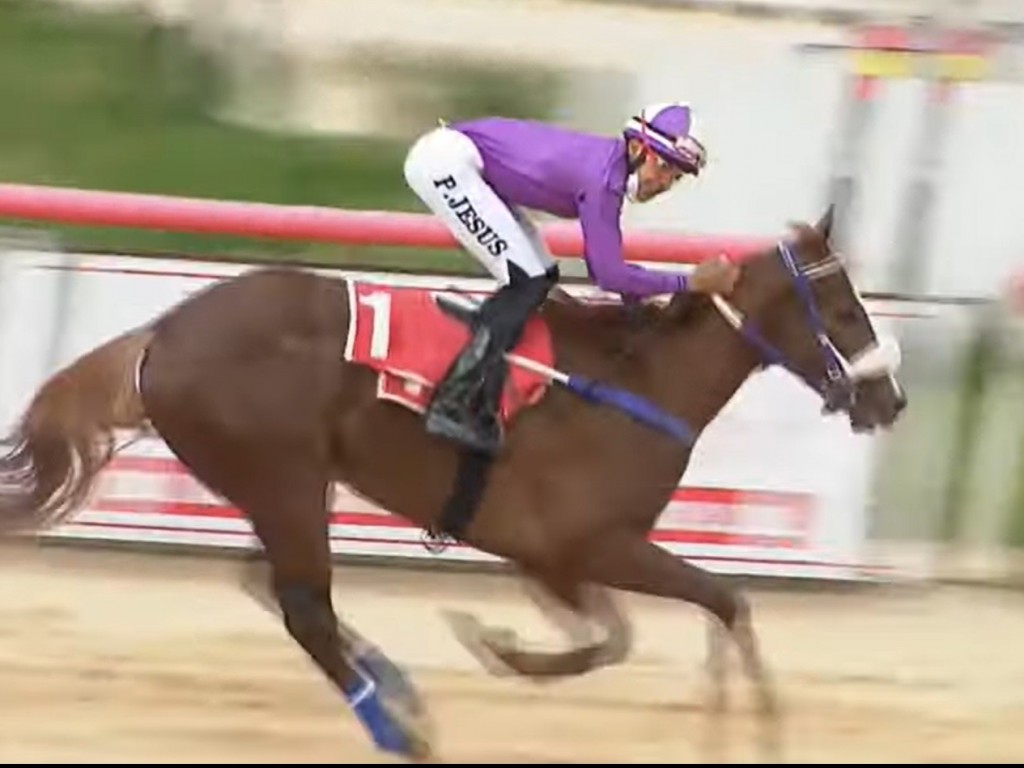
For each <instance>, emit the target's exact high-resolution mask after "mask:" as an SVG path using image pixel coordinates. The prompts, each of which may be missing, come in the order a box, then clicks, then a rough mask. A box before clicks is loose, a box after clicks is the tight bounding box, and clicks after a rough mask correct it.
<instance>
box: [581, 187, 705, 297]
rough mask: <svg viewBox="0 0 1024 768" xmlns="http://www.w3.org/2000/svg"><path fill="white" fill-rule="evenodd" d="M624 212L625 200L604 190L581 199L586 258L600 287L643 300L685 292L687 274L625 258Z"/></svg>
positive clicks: (588, 267)
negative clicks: (623, 238)
mask: <svg viewBox="0 0 1024 768" xmlns="http://www.w3.org/2000/svg"><path fill="white" fill-rule="evenodd" d="M621 211H622V201H621V199H620V198H618V197H616V195H614V194H613V193H611V192H610V191H607V190H604V189H594V190H588V191H587V192H585V193H583V195H582V196H581V198H580V204H579V219H580V228H581V229H582V230H583V249H584V260H585V261H586V263H587V270H588V271H589V273H590V277H591V279H592V280H593V281H594V283H595V284H596V285H597V287H598V288H600V289H601V290H603V291H609V292H613V293H620V294H628V295H630V296H634V297H636V298H641V299H642V298H646V297H648V296H654V295H657V294H666V293H676V292H678V291H685V290H686V289H687V281H686V276H685V275H680V274H671V273H668V272H658V271H655V270H650V269H644V268H643V267H641V266H639V265H637V264H630V263H629V262H627V261H626V260H625V257H624V256H623V253H622V229H621V226H620V223H619V217H620V215H621Z"/></svg>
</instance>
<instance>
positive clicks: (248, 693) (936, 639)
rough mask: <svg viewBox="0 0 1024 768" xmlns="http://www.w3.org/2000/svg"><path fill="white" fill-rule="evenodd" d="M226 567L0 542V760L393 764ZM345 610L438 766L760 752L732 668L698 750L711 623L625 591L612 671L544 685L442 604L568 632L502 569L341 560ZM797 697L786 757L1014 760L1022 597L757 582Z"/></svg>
mask: <svg viewBox="0 0 1024 768" xmlns="http://www.w3.org/2000/svg"><path fill="white" fill-rule="evenodd" d="M239 567H240V566H239V564H238V563H237V562H234V561H232V560H213V559H209V558H185V557H178V556H169V555H137V554H128V553H121V552H109V551H108V552H101V551H96V550H89V551H79V550H69V549H65V548H47V549H44V550H27V551H20V550H19V551H14V552H11V551H6V550H0V691H2V695H0V761H3V762H8V763H10V762H29V763H47V762H61V761H64V762H67V761H73V762H85V763H110V762H136V761H138V762H143V763H154V762H165V763H181V762H213V763H222V762H254V763H276V762H284V763H289V762H342V763H362V762H393V761H392V760H390V759H389V758H387V757H385V756H382V755H379V754H377V753H375V752H374V751H373V750H372V749H371V748H370V747H369V744H368V741H367V739H366V738H365V737H364V735H363V733H362V731H361V729H360V727H359V725H358V723H357V722H356V721H355V719H354V718H353V717H352V716H351V715H350V714H349V712H348V710H347V709H346V707H345V705H344V703H343V702H342V701H341V700H340V699H339V697H338V696H337V695H336V694H335V693H334V692H333V691H332V689H331V688H330V687H329V685H328V684H327V683H326V682H325V681H324V679H322V678H321V677H320V674H319V672H318V671H317V670H316V669H315V668H314V667H313V666H312V665H311V664H310V663H309V662H307V660H306V658H305V656H303V654H302V652H301V651H300V650H299V649H298V647H297V646H295V645H294V644H292V643H291V641H290V640H289V639H288V638H287V636H286V635H285V633H284V629H283V627H281V626H280V624H279V623H278V622H277V620H276V619H275V618H274V617H273V616H271V615H270V614H268V613H266V612H265V611H264V610H263V609H262V608H260V607H259V606H258V605H257V604H256V603H255V602H254V601H252V600H251V599H250V598H249V597H248V596H247V595H246V594H244V593H243V592H242V591H241V590H240V588H239ZM335 594H336V599H337V604H338V606H339V610H341V611H343V613H344V616H345V618H346V619H347V620H349V621H351V622H352V623H353V624H354V626H356V627H357V628H358V629H359V630H360V631H361V632H363V633H364V634H366V635H367V636H369V637H370V638H372V639H374V640H375V641H377V642H378V643H379V644H380V645H381V646H382V647H383V648H384V649H385V650H386V651H387V652H388V654H389V655H390V656H391V658H392V659H393V660H395V661H397V662H399V663H400V664H402V665H404V666H405V667H406V669H407V670H409V671H410V672H411V673H412V675H413V677H414V679H415V681H416V683H417V684H418V685H419V686H420V689H421V692H422V693H423V694H424V695H425V697H426V698H427V700H428V702H429V705H430V706H431V708H432V712H433V714H434V718H435V720H436V724H437V729H438V738H437V743H436V747H437V750H438V755H437V758H438V760H440V761H450V762H464V761H472V762H476V761H480V762H484V763H495V762H548V761H553V762H588V761H596V762H647V761H651V762H703V761H708V760H710V761H715V760H723V761H727V762H749V761H752V760H756V759H758V757H757V753H756V751H755V746H754V745H755V741H754V739H753V735H754V733H755V730H754V719H753V714H752V709H751V699H750V697H749V695H748V694H749V688H748V687H747V685H746V684H745V681H742V680H741V679H740V678H739V677H738V670H736V673H737V674H734V675H733V676H732V677H731V680H732V689H731V691H732V696H731V709H730V712H729V713H728V716H727V718H726V719H725V721H724V722H723V724H722V727H723V728H724V729H725V731H724V734H725V736H724V738H723V739H722V741H721V742H720V743H721V744H723V745H724V746H723V748H722V749H723V751H721V752H718V753H711V752H709V751H708V749H709V744H710V742H709V741H708V739H707V738H706V736H707V734H708V733H709V730H708V722H709V721H708V719H707V716H706V715H705V712H704V710H703V708H702V707H703V702H704V698H703V696H704V690H705V689H704V677H703V673H702V666H701V665H702V661H703V654H704V650H705V647H704V642H705V632H704V622H703V619H702V617H701V616H700V615H699V614H698V612H697V611H696V610H695V609H693V608H691V607H688V606H678V605H673V604H670V603H665V602H658V601H654V600H651V599H648V598H634V597H626V598H624V599H625V602H626V604H627V606H628V608H629V610H630V613H631V615H632V617H633V619H634V623H635V629H636V646H635V651H634V653H633V654H632V656H631V657H630V658H629V659H628V660H627V662H626V663H625V664H623V665H620V666H618V667H615V668H611V669H606V670H603V671H600V672H597V673H594V674H591V675H590V676H587V677H584V678H580V679H576V680H573V681H569V682H562V683H557V684H549V685H541V686H538V685H534V684H532V683H528V682H523V681H518V680H509V679H504V678H496V677H492V676H490V675H488V674H487V673H486V672H484V671H483V670H482V669H481V668H480V667H479V666H477V664H476V662H475V661H473V660H472V659H471V657H470V656H469V655H468V654H467V653H466V652H465V651H464V650H463V649H462V648H461V646H459V645H458V644H457V642H456V641H455V639H454V637H453V636H452V634H451V632H450V631H449V628H448V626H447V624H445V623H444V620H443V618H442V617H441V614H440V610H441V609H445V608H457V609H466V610H470V611H472V612H474V613H476V614H478V615H479V616H480V618H481V619H483V620H484V621H487V622H490V623H493V624H504V625H508V626H513V627H515V628H517V629H519V630H520V631H521V632H522V633H523V634H524V635H525V638H526V639H528V640H529V641H531V643H532V642H536V643H538V644H539V643H546V644H551V643H553V642H555V641H556V640H558V639H559V636H558V635H557V634H556V633H555V631H554V630H553V629H552V628H551V627H549V626H548V624H547V622H546V620H545V619H544V618H543V616H542V614H540V613H539V612H538V611H537V609H536V608H535V607H534V606H533V604H532V603H530V602H529V601H528V599H527V598H526V597H525V595H524V593H523V591H522V589H521V587H520V585H519V584H518V583H517V582H515V581H512V580H510V579H508V578H507V577H504V576H501V575H487V576H480V575H475V574H474V575H467V574H457V573H434V572H423V571H416V572H411V571H404V572H403V571H396V570H394V569H383V568H376V567H374V568H370V567H365V566H358V567H356V566H348V567H344V568H340V569H339V570H338V572H337V577H336V586H335ZM752 599H753V602H754V606H755V610H756V612H757V613H756V618H757V622H758V626H759V627H760V629H761V633H762V643H763V645H764V650H765V652H766V654H767V658H768V660H769V662H770V663H771V664H772V667H773V670H774V672H775V674H776V677H777V680H778V682H779V684H780V695H781V696H782V700H783V703H784V706H785V708H786V713H787V718H786V724H785V737H784V738H785V745H784V746H785V755H784V757H785V759H786V760H788V761H790V762H809V761H821V762H826V763H828V762H886V761H890V760H891V761H894V762H925V761H927V762H933V761H934V762H974V761H977V762H989V761H994V762H1013V761H1019V760H1021V759H1024V648H1022V642H1024V596H1021V595H1015V594H1011V593H1008V592H1002V593H1000V592H983V591H979V590H966V589H960V590H957V589H943V590H927V591H920V590H906V589H901V590H893V589H889V590H884V591H882V590H877V589H873V590H853V591H842V592H832V593H807V592H799V593H797V592H793V591H788V592H783V591H768V590H758V591H755V592H753V593H752Z"/></svg>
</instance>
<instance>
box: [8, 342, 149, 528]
mask: <svg viewBox="0 0 1024 768" xmlns="http://www.w3.org/2000/svg"><path fill="white" fill-rule="evenodd" d="M152 336H153V334H152V331H151V330H150V329H148V328H143V329H139V330H135V331H132V332H129V333H126V334H124V335H122V336H119V337H117V338H115V339H113V340H111V341H109V342H107V343H106V344H104V345H102V346H100V347H97V348H96V349H94V350H92V351H91V352H88V353H86V354H85V355H83V356H82V357H80V358H78V359H77V360H76V361H74V362H73V363H72V364H71V365H69V366H68V367H66V368H64V369H63V370H61V371H58V372H57V373H56V374H54V375H53V376H52V377H50V379H48V380H47V381H46V382H45V383H44V384H43V386H42V387H41V388H40V389H39V391H38V392H36V394H35V397H34V398H33V399H32V402H31V403H30V405H29V407H28V409H27V410H26V411H25V413H24V414H23V415H22V417H21V420H20V422H19V423H18V425H17V427H16V428H15V429H14V431H13V432H12V433H11V434H10V435H8V436H7V437H5V438H4V439H3V440H2V441H0V447H2V455H0V532H2V533H27V532H33V531H36V530H38V529H40V528H43V527H46V526H49V525H53V524H56V523H58V522H60V520H61V519H62V518H64V517H66V516H67V515H68V514H70V513H71V512H73V511H75V509H76V508H77V507H79V506H80V505H81V504H82V503H83V502H84V501H85V499H86V497H87V496H88V494H89V492H90V490H91V489H92V485H93V481H94V480H95V478H96V475H97V474H98V473H99V471H100V470H101V469H102V468H103V466H104V465H105V464H106V462H107V461H108V460H109V459H110V457H111V455H112V454H113V452H114V448H115V437H116V436H115V430H119V429H134V428H137V427H140V426H142V425H143V424H144V422H145V418H146V416H145V411H144V409H143V406H142V400H141V398H140V397H139V394H138V391H137V388H136V384H135V372H136V365H137V364H138V361H139V360H140V359H141V356H142V354H143V352H144V351H145V349H146V347H147V346H148V344H149V342H150V340H151V339H152Z"/></svg>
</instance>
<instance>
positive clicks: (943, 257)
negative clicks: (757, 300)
mask: <svg viewBox="0 0 1024 768" xmlns="http://www.w3.org/2000/svg"><path fill="white" fill-rule="evenodd" d="M929 52H930V53H929ZM1022 52H1024V2H1020V0H1004V1H1002V2H999V1H997V0H992V1H991V2H983V1H982V0H975V1H973V2H966V1H961V0H757V1H756V2H755V0H749V1H748V0H677V1H673V0H651V2H624V1H623V2H615V1H614V0H603V1H602V0H589V1H588V0H572V1H570V0H67V1H65V2H46V1H44V0H0V104H2V105H3V107H2V117H0V181H3V182H22V183H32V184H43V185H56V186H72V187H82V188H90V189H100V190H115V191H130V192H147V193H159V194H168V195H185V196H194V197H203V198H218V199H227V200H240V201H258V202H268V203H282V204H296V205H325V206H335V207H338V208H346V209H376V210H396V211H418V212H422V211H423V209H422V207H421V206H420V204H419V201H418V200H416V199H415V198H414V196H413V194H412V193H411V192H410V190H408V189H407V188H406V186H405V184H404V181H403V177H402V173H401V163H402V160H403V158H404V154H405V151H406V148H407V147H408V146H409V143H410V142H411V140H412V139H413V138H415V137H416V136H417V135H418V134H420V133H422V132H423V131H425V130H429V129H430V128H431V127H433V126H434V125H436V123H437V121H438V119H447V120H455V119H464V118H467V117H471V116H475V115H484V114H504V115H511V116H523V117H532V118H537V119H542V120H550V121H555V122H559V123H562V124H565V125H569V126H574V127H578V128H581V129H587V130H593V131H597V132H604V133H609V134H614V133H616V132H617V131H618V130H619V128H620V126H621V124H622V123H623V122H624V120H625V119H626V118H627V117H629V116H630V115H631V114H632V113H633V110H635V109H637V108H639V107H640V106H642V105H644V104H647V103H651V102H659V101H664V100H688V101H690V102H692V103H693V104H694V105H695V107H696V109H697V111H698V114H699V116H700V120H701V121H702V123H703V128H702V130H703V133H704V136H705V140H706V142H707V143H708V146H709V151H710V164H709V167H708V170H707V172H706V173H705V174H704V176H703V177H702V178H701V179H700V180H699V181H697V182H687V183H686V184H684V185H683V187H682V188H681V189H679V190H677V191H676V192H675V193H674V194H671V195H668V196H666V197H665V198H664V199H663V200H659V201H657V202H655V203H652V204H650V205H647V206H637V207H629V208H627V211H626V222H625V223H626V226H627V227H632V228H638V229H641V228H642V229H648V230H670V231H678V232H681V233H696V234H713V235H719V236H722V235H730V236H732V235H735V236H748V235H753V236H765V237H775V236H778V235H779V234H781V233H783V232H784V231H785V227H786V224H787V223H788V222H789V221H792V220H797V219H803V220H814V219H816V218H817V217H818V216H819V215H820V214H821V213H822V212H823V211H824V208H825V206H826V205H827V204H828V203H829V202H835V203H837V204H838V205H839V211H840V215H841V219H840V221H841V230H840V234H841V238H842V243H843V250H844V252H845V253H846V254H847V257H848V258H849V259H850V260H851V262H852V264H853V265H854V274H855V277H856V279H857V281H858V283H859V285H860V287H861V290H862V292H864V293H865V295H866V296H867V297H868V298H869V299H873V300H877V301H880V302H886V301H888V302H890V304H887V305H885V306H887V307H889V310H890V311H891V312H892V314H893V315H894V316H898V317H900V318H902V320H901V321H900V322H899V325H898V327H899V334H900V337H901V338H900V340H901V343H902V344H903V349H904V371H903V377H904V382H905V384H906V387H907V389H908V390H909V392H910V394H911V402H912V406H913V407H912V408H911V409H910V410H909V411H908V415H907V417H906V418H905V420H904V421H903V423H902V424H901V425H900V428H899V429H898V430H895V431H894V432H893V433H892V434H891V435H887V436H884V437H881V438H879V446H878V450H876V451H875V453H874V454H873V458H872V462H873V469H872V481H871V494H870V497H869V500H868V509H867V511H866V519H867V524H868V527H869V530H868V538H869V539H870V541H871V542H872V544H873V545H876V546H878V547H881V548H884V547H886V546H888V545H894V546H897V545H898V546H899V547H900V548H901V549H900V551H901V552H904V553H907V552H915V553H916V554H914V555H913V557H921V558H924V561H925V562H927V564H928V568H929V569H930V570H929V572H931V573H939V572H941V573H943V574H945V575H947V576H949V577H950V578H972V579H977V578H982V579H986V580H997V581H1000V582H1007V581H1009V582H1015V583H1020V582H1022V581H1024V565H1022V563H1024V559H1022V558H1021V556H1020V552H1021V551H1024V550H1022V548H1024V332H1022V321H1021V315H1020V312H1021V306H1022V303H1024V296H1022V294H1024V287H1022V286H1024V283H1022V282H1021V281H1022V279H1024V278H1022V277H1021V270H1022V268H1024V216H1022V215H1021V211H1020V201H1021V200H1022V199H1024V152H1022V151H1020V149H1019V143H1020V137H1021V135H1022V132H1024V98H1022V90H1021V81H1022V77H1024V54H1022ZM0 223H2V224H3V225H4V227H5V229H4V236H5V237H6V238H7V240H8V241H9V242H24V241H25V239H26V238H28V239H29V240H31V239H32V238H37V242H42V241H43V240H45V242H46V243H47V244H48V246H49V247H53V248H57V249H60V250H64V251H69V252H71V251H73V252H89V253H116V254H138V255H141V256H149V257H153V256H167V255H171V256H173V257H175V258H181V257H188V258H197V259H210V260H219V261H238V262H242V263H249V262H252V261H254V260H276V261H291V262H301V263H306V264H315V265H337V264H350V265H351V264H358V265H363V266H365V265H372V266H373V267H374V268H396V269H405V270H414V271H431V272H440V273H454V274H461V273H465V274H470V275H476V274H480V272H479V271H478V269H477V267H476V265H475V263H473V262H472V261H471V260H470V259H468V258H467V257H465V256H464V255H462V254H460V253H458V252H456V251H452V250H422V249H399V248H370V247H359V248H354V247H348V246H342V245H334V244H330V243H309V244H305V243H296V242H275V241H270V240H254V239H246V238H241V237H239V238H232V237H227V236H204V235H191V234H184V233H168V232H153V231H146V230H141V229H140V230H131V229H105V228H102V227H85V226H77V227H76V226H62V225H58V224H46V225H41V224H33V223H28V222H18V221H13V220H0ZM38 238H43V240H38ZM576 269H577V271H576V272H575V273H574V274H577V275H578V274H580V273H579V271H578V269H579V265H578V264H577V265H576ZM570 271H571V270H570ZM1014 286H1016V287H1014ZM883 314H884V312H883Z"/></svg>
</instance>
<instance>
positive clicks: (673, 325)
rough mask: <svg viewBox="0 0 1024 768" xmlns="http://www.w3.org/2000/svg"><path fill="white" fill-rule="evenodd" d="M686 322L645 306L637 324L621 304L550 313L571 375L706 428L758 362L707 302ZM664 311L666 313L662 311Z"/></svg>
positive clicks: (690, 313) (701, 302)
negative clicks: (636, 395) (613, 387)
mask: <svg viewBox="0 0 1024 768" xmlns="http://www.w3.org/2000/svg"><path fill="white" fill-rule="evenodd" d="M693 300H695V301H697V302H698V304H697V305H696V306H693V307H692V308H691V309H690V310H688V312H687V314H688V316H687V317H686V318H683V319H669V318H668V317H659V315H660V314H661V312H660V311H659V310H655V309H653V308H651V307H648V308H645V309H644V310H642V311H643V312H644V315H645V317H644V319H643V321H642V322H640V323H639V324H636V323H634V322H633V321H630V320H629V319H628V316H627V312H626V310H625V309H624V308H622V307H617V306H609V307H580V306H576V307H571V306H570V307H559V308H557V309H553V311H552V310H549V316H550V317H551V319H552V321H553V329H554V330H555V336H556V343H557V342H558V339H559V337H561V339H563V340H565V343H564V346H563V345H562V344H559V346H563V349H562V350H560V351H561V352H563V353H565V354H566V360H565V362H566V364H567V365H568V366H570V367H571V368H572V370H570V371H569V372H571V373H577V372H580V373H587V374H590V375H595V376H599V377H602V378H604V379H606V380H608V381H609V383H613V384H617V385H619V386H623V387H625V388H628V389H632V390H636V391H639V392H640V393H641V394H643V395H645V396H646V397H649V398H650V399H652V400H653V401H654V402H656V403H657V404H658V405H659V406H660V407H662V408H663V409H665V410H666V411H668V412H670V413H671V414H673V415H674V416H677V417H679V418H682V419H685V420H686V422H687V424H689V426H690V428H691V429H693V430H694V431H695V432H697V433H699V432H700V431H701V430H703V429H704V428H705V427H706V426H707V425H708V424H709V423H710V422H711V420H712V419H714V418H715V416H717V415H718V412H719V411H720V410H721V409H722V408H723V407H724V406H725V404H726V403H727V402H728V401H729V399H730V398H731V397H732V396H733V395H734V394H735V393H736V391H737V390H738V389H739V387H740V386H741V385H742V384H743V382H744V381H745V380H746V379H747V377H748V376H749V375H750V373H751V372H752V371H753V370H754V367H755V365H756V359H755V356H754V354H753V352H752V350H751V349H750V347H749V346H748V345H747V344H746V343H745V342H744V341H743V339H742V337H741V336H740V335H739V333H737V332H736V330H735V329H733V328H732V327H731V326H730V325H729V324H728V323H727V322H726V321H725V319H724V318H723V317H722V316H721V315H720V314H719V313H718V310H717V309H715V308H714V305H713V304H712V303H711V302H710V301H704V300H702V299H697V298H695V299H693ZM665 311H667V310H665Z"/></svg>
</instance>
